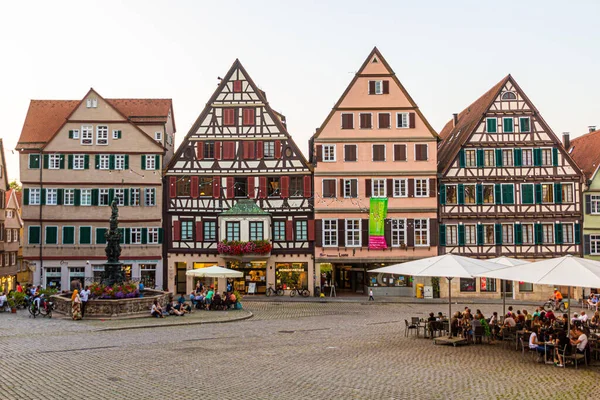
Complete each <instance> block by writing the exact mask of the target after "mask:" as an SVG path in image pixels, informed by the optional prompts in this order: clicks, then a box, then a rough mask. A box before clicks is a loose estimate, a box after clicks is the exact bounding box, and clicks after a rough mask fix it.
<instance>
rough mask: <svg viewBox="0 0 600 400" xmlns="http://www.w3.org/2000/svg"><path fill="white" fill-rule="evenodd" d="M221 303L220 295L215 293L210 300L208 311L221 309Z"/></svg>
mask: <svg viewBox="0 0 600 400" xmlns="http://www.w3.org/2000/svg"><path fill="white" fill-rule="evenodd" d="M209 293H210V292H209ZM222 302H223V299H222V298H221V295H220V294H219V292H216V293H215V294H214V295H213V296H212V300H211V304H210V309H211V310H212V309H215V308H219V307H221V305H222Z"/></svg>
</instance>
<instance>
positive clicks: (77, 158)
mask: <svg viewBox="0 0 600 400" xmlns="http://www.w3.org/2000/svg"><path fill="white" fill-rule="evenodd" d="M73 169H77V170H83V169H85V154H73Z"/></svg>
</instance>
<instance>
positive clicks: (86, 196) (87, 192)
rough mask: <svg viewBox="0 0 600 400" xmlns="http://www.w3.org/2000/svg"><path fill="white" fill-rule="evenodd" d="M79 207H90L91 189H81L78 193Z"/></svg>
mask: <svg viewBox="0 0 600 400" xmlns="http://www.w3.org/2000/svg"><path fill="white" fill-rule="evenodd" d="M98 204H100V191H99V190H98ZM79 205H81V206H84V207H87V206H91V205H92V189H81V191H80V192H79Z"/></svg>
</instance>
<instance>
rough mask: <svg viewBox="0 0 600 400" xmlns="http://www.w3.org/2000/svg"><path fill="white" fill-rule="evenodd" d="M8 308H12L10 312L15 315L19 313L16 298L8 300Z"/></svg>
mask: <svg viewBox="0 0 600 400" xmlns="http://www.w3.org/2000/svg"><path fill="white" fill-rule="evenodd" d="M7 302H8V306H9V307H10V312H11V313H13V314H15V313H16V312H17V302H16V300H15V298H14V297H9V298H8V299H7Z"/></svg>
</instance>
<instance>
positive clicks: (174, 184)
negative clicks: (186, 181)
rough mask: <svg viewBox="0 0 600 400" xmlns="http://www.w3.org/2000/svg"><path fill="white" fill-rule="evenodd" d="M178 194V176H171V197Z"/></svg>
mask: <svg viewBox="0 0 600 400" xmlns="http://www.w3.org/2000/svg"><path fill="white" fill-rule="evenodd" d="M176 196H177V177H176V176H170V177H169V197H171V198H173V197H176Z"/></svg>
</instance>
